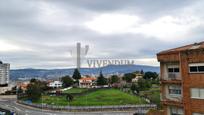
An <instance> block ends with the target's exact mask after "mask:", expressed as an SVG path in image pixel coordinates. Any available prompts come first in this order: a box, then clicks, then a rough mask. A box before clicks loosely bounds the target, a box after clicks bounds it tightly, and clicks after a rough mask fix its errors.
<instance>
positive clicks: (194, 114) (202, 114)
mask: <svg viewBox="0 0 204 115" xmlns="http://www.w3.org/2000/svg"><path fill="white" fill-rule="evenodd" d="M193 115H204V113H193Z"/></svg>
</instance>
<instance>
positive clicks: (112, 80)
mask: <svg viewBox="0 0 204 115" xmlns="http://www.w3.org/2000/svg"><path fill="white" fill-rule="evenodd" d="M118 81H119V77H118V76H117V75H112V76H111V78H110V83H111V84H113V83H117V82H118Z"/></svg>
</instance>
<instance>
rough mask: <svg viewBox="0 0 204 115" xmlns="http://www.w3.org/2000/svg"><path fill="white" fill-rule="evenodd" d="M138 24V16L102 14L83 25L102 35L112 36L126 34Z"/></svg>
mask: <svg viewBox="0 0 204 115" xmlns="http://www.w3.org/2000/svg"><path fill="white" fill-rule="evenodd" d="M138 22H139V17H138V16H133V15H128V14H102V15H99V16H96V17H94V18H93V20H91V21H88V22H86V23H85V26H87V27H88V28H90V29H92V30H95V31H98V32H100V33H102V34H112V33H118V32H122V33H124V32H126V29H130V28H132V27H133V26H136V25H137V24H138Z"/></svg>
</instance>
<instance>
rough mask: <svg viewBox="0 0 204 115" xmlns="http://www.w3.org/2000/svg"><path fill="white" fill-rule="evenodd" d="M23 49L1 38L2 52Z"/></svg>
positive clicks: (0, 47) (0, 50)
mask: <svg viewBox="0 0 204 115" xmlns="http://www.w3.org/2000/svg"><path fill="white" fill-rule="evenodd" d="M21 49H22V48H21V47H20V46H18V45H14V44H11V43H8V42H5V41H1V40H0V52H12V51H18V50H21Z"/></svg>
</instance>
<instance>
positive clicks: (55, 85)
mask: <svg viewBox="0 0 204 115" xmlns="http://www.w3.org/2000/svg"><path fill="white" fill-rule="evenodd" d="M48 87H52V88H59V87H62V82H61V81H53V82H50V83H49V84H48Z"/></svg>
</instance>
